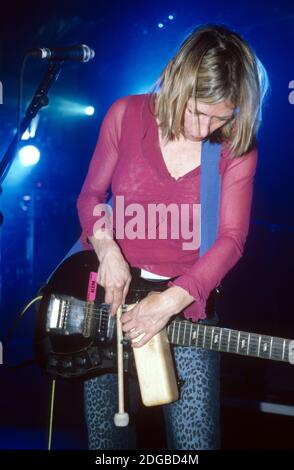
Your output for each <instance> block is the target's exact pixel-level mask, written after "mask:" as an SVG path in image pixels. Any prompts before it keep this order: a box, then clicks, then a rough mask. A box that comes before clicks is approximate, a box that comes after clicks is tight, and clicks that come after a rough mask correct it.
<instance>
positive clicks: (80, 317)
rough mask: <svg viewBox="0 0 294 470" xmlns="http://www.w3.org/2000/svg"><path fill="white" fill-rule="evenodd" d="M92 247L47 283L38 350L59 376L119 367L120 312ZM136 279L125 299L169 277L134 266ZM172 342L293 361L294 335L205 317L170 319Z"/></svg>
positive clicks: (159, 286) (158, 287) (127, 364)
mask: <svg viewBox="0 0 294 470" xmlns="http://www.w3.org/2000/svg"><path fill="white" fill-rule="evenodd" d="M97 270H98V259H97V256H96V254H95V253H94V252H93V251H82V252H79V253H76V254H75V255H73V256H71V257H70V258H68V259H66V260H65V261H64V262H63V263H62V264H61V265H60V266H59V267H58V268H57V270H56V271H55V272H54V273H53V275H52V276H51V278H50V280H49V282H48V283H47V285H46V286H45V287H44V288H43V289H42V293H43V298H42V300H41V302H40V304H39V307H38V314H37V323H36V331H35V346H36V354H37V358H38V361H39V363H40V364H41V366H42V367H43V368H44V369H45V370H46V371H47V373H49V374H50V375H51V376H52V377H54V378H65V379H88V378H90V377H94V376H97V375H99V374H102V373H106V372H111V371H114V370H116V352H115V351H116V343H115V341H114V337H115V317H113V316H110V315H109V306H108V305H107V304H105V303H103V302H104V289H103V287H101V286H98V289H97V292H96V293H95V296H94V300H90V301H87V298H88V297H89V289H90V294H91V292H92V293H93V292H95V290H96V282H95V281H94V283H93V280H91V273H97ZM131 274H132V282H131V285H130V288H129V292H128V295H127V298H126V305H127V304H133V303H135V302H138V301H140V300H141V299H143V298H144V297H145V296H146V295H147V294H148V292H150V291H163V290H165V289H166V288H167V283H168V281H149V280H146V279H143V278H141V277H140V272H139V270H138V269H137V268H132V269H131ZM215 295H216V292H215V291H213V292H212V294H211V296H210V298H209V299H208V302H207V312H206V313H207V315H208V316H209V315H210V314H211V313H212V312H213V310H214V300H215ZM167 333H168V338H169V341H170V343H172V344H174V345H181V346H195V347H198V348H204V349H210V350H214V351H221V352H229V353H233V354H240V355H243V356H254V357H257V358H262V359H272V360H275V361H284V362H289V363H291V364H293V363H294V340H289V339H284V338H277V337H273V336H265V335H260V334H255V333H246V332H244V331H237V330H232V329H228V328H221V327H218V326H211V325H207V324H205V323H201V322H200V323H192V322H190V321H187V320H184V319H183V317H181V316H177V317H176V318H175V320H173V321H171V322H170V323H169V324H168V325H167ZM131 350H132V348H131V347H127V348H126V350H125V351H126V352H125V354H124V368H125V370H128V371H130V370H133V355H132V352H131Z"/></svg>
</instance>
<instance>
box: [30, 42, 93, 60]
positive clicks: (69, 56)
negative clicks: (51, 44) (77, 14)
mask: <svg viewBox="0 0 294 470" xmlns="http://www.w3.org/2000/svg"><path fill="white" fill-rule="evenodd" d="M28 54H29V55H30V56H32V57H34V58H35V59H42V60H44V59H45V60H77V61H79V62H89V60H91V59H93V57H94V56H95V51H94V50H93V49H91V48H90V47H89V46H86V44H79V45H77V46H68V47H56V48H52V49H51V48H50V49H49V48H48V47H37V48H35V49H30V50H29V51H28Z"/></svg>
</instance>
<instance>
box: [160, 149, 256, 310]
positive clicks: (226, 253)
mask: <svg viewBox="0 0 294 470" xmlns="http://www.w3.org/2000/svg"><path fill="white" fill-rule="evenodd" d="M256 165H257V149H256V148H254V149H253V150H252V151H250V152H248V153H247V154H246V155H244V156H242V157H238V158H233V159H230V160H229V163H226V164H225V166H224V169H223V174H222V182H221V195H220V213H219V227H218V234H217V239H216V241H215V243H214V244H213V245H212V247H211V248H210V249H209V250H208V251H207V252H206V253H205V254H204V255H203V256H202V257H200V258H199V259H198V260H197V261H196V262H195V264H194V265H193V266H192V267H191V268H190V269H189V270H188V271H187V272H185V273H184V274H183V275H181V276H179V277H178V278H177V279H175V280H174V281H170V282H169V285H170V286H172V285H176V286H180V287H182V288H183V289H185V290H186V291H188V292H189V294H190V295H191V296H192V297H194V299H195V300H196V305H195V302H193V303H192V304H191V305H190V306H189V307H188V308H187V309H186V310H185V316H186V317H191V318H192V319H197V318H195V310H196V316H197V317H198V318H205V305H206V300H207V298H208V296H209V294H210V292H211V291H212V290H213V289H214V288H215V287H217V286H218V285H219V284H220V282H221V280H222V279H223V277H224V276H225V275H226V274H227V272H228V271H229V270H230V269H231V268H232V267H233V266H234V265H235V264H236V263H237V261H238V260H239V258H241V256H242V254H243V248H244V244H245V241H246V238H247V234H248V229H249V221H250V212H251V203H252V194H253V180H254V175H255V172H256ZM221 168H222V165H221ZM221 172H222V170H221ZM193 317H194V318H193Z"/></svg>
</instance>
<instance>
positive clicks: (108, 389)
mask: <svg viewBox="0 0 294 470" xmlns="http://www.w3.org/2000/svg"><path fill="white" fill-rule="evenodd" d="M173 352H174V357H175V363H176V369H177V373H178V377H179V378H180V380H181V383H182V386H181V390H180V399H179V400H178V401H177V402H175V403H171V404H169V405H164V406H163V411H164V419H165V429H166V437H167V443H168V448H169V449H170V450H204V449H218V448H219V353H217V352H215V351H207V350H203V349H197V348H190V347H180V346H176V347H174V348H173ZM128 387H129V390H128V393H127V394H126V395H127V396H128V397H129V403H128V404H127V407H126V408H127V410H128V412H129V414H130V425H129V426H128V427H126V428H118V427H116V426H115V425H114V423H113V416H114V414H115V413H116V412H117V377H116V375H115V374H107V375H103V376H100V377H96V378H94V379H91V380H88V381H86V382H85V385H84V399H85V416H86V423H87V428H88V438H89V448H90V449H96V450H97V449H101V450H102V449H103V450H111V449H116V450H122V449H136V448H137V447H136V422H135V418H136V413H137V412H138V407H139V406H140V400H139V392H138V387H137V384H136V382H135V381H134V380H131V379H130V378H129V380H128Z"/></svg>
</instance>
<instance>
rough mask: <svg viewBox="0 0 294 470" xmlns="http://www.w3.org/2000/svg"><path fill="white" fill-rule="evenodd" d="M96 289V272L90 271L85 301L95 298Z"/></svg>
mask: <svg viewBox="0 0 294 470" xmlns="http://www.w3.org/2000/svg"><path fill="white" fill-rule="evenodd" d="M96 291H97V273H95V272H93V271H91V272H90V276H89V282H88V291H87V301H88V302H92V301H94V300H95V299H96Z"/></svg>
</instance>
